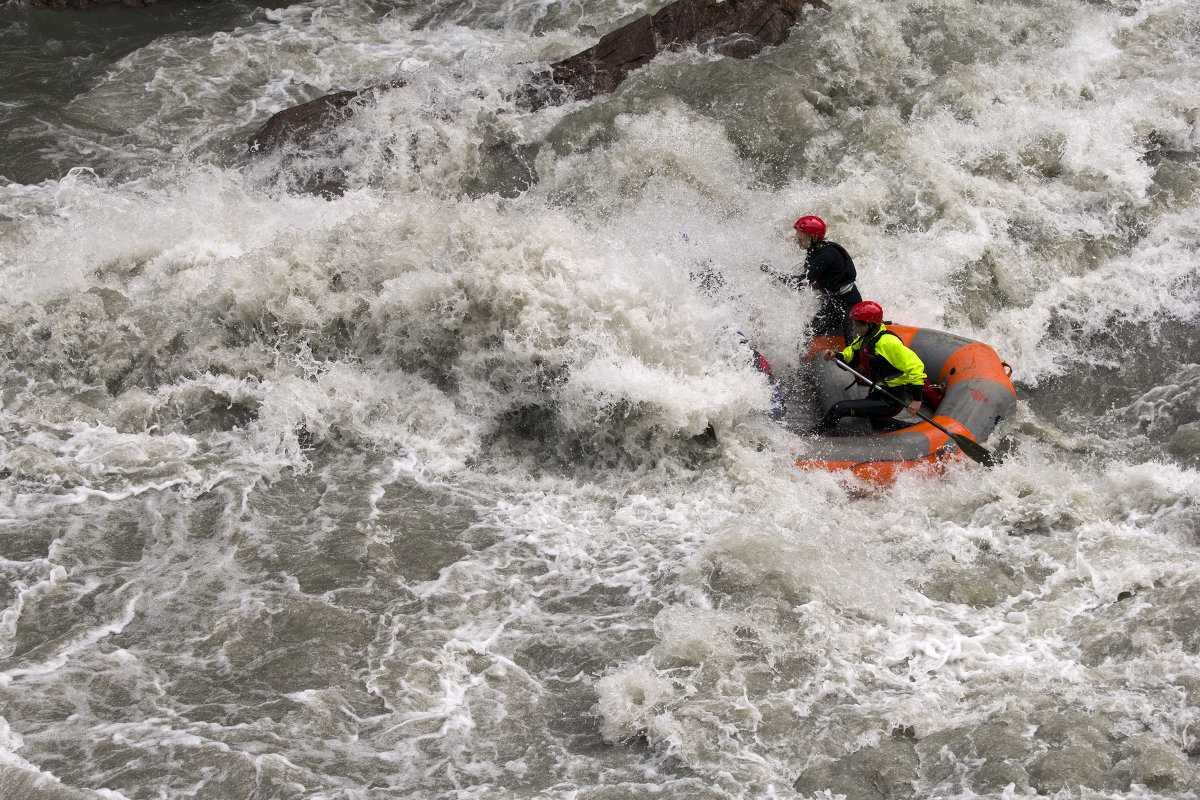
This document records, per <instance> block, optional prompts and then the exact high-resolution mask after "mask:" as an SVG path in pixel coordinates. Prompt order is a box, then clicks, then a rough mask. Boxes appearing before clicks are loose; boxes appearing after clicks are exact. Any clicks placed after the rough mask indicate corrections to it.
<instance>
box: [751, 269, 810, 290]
mask: <svg viewBox="0 0 1200 800" xmlns="http://www.w3.org/2000/svg"><path fill="white" fill-rule="evenodd" d="M759 269H761V270H762V271H763V272H765V273H767V274H768V275H770V276H771V277H772V278H774V279H775V280H777V281H779V282H780V283H782V284H783V285H784V286H786V287H788V288H789V289H799V288H800V287H802V286H803V285H804V284H806V283H808V281H809V278H808V273H807V272H805V271H801V272H800V273H799V274H796V275H788V274H787V273H786V272H776V271H775V270H774V269H772V268H771V265H770V264H767V263H765V262H764V263H763V264H761V265H760V266H759Z"/></svg>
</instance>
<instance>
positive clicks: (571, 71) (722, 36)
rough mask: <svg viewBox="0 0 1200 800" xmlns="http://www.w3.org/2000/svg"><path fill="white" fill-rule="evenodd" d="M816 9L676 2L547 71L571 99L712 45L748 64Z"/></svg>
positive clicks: (789, 4)
mask: <svg viewBox="0 0 1200 800" xmlns="http://www.w3.org/2000/svg"><path fill="white" fill-rule="evenodd" d="M818 8H819V9H826V10H828V8H829V6H828V5H826V4H825V3H824V2H822V0H724V2H718V0H676V2H674V3H671V4H670V5H668V6H666V7H665V8H663V9H662V10H661V11H659V12H658V13H657V14H652V15H650V16H646V17H641V18H639V19H636V20H634V21H633V22H631V23H629V24H628V25H626V26H624V27H622V28H618V29H617V30H615V31H613V32H612V33H609V34H607V35H606V36H602V37H601V38H600V41H599V42H598V43H597V44H596V45H595V46H594V47H590V48H588V49H587V50H584V51H583V52H582V53H577V54H576V55H573V56H571V57H570V58H567V59H564V60H563V61H559V62H557V63H556V64H553V65H552V66H551V67H550V71H551V75H552V76H553V79H554V82H555V83H557V84H560V85H562V86H569V87H571V88H572V89H573V90H574V94H575V97H576V98H581V99H582V98H588V97H593V96H595V95H597V94H602V93H604V92H611V91H612V90H613V89H616V88H617V86H618V85H619V84H620V83H621V82H622V81H623V80H625V78H627V77H628V76H629V74H630V73H631V72H633V71H634V70H637V69H639V68H641V67H644V66H645V65H646V64H648V63H650V60H651V59H653V58H654V56H656V55H657V54H658V53H660V52H661V51H663V50H679V49H682V48H684V47H687V46H688V45H693V44H702V43H706V42H713V43H715V49H716V51H717V52H718V53H720V54H721V55H724V56H729V57H732V58H750V57H751V56H753V55H756V54H757V53H758V52H759V51H761V50H762V49H763V48H764V47H773V46H775V45H779V44H782V43H783V42H784V41H786V40H787V38H788V35H789V34H791V31H792V26H793V25H795V24H796V22H797V21H798V20H799V19H800V17H801V15H803V14H804V12H805V11H810V10H812V9H818Z"/></svg>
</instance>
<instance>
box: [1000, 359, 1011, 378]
mask: <svg viewBox="0 0 1200 800" xmlns="http://www.w3.org/2000/svg"><path fill="white" fill-rule="evenodd" d="M1000 366H1002V367H1004V374H1005V375H1007V376H1008V377H1010V378H1011V377H1012V367H1011V366H1010V365H1009V363H1008V362H1007V361H1001V362H1000Z"/></svg>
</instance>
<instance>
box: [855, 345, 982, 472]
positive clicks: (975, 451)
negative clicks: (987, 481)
mask: <svg viewBox="0 0 1200 800" xmlns="http://www.w3.org/2000/svg"><path fill="white" fill-rule="evenodd" d="M833 360H834V362H835V363H836V364H837V365H838V366H839V367H841V368H842V369H844V370H846V372H849V373H850V374H851V375H853V376H854V377H856V378H858V379H859V380H862V381H866V382H867V383H869V384H870V385H871V388H872V389H878V390H879V391H880V393H882V394H883V395H884V396H885V397H890V398H891V399H893V400H895V401H896V402H897V403H899V404H900V405H901V406H906V405H908V404H907V403H905V402H904V401H903V400H901V399H900V398H899V397H896V395H894V394H892V393H891V392H889V391H888V390H887V389H885V388H883V386H881V385H880V384H879V382H878V381H873V380H871V379H870V378H868V377H867V376H866V375H863V374H862V373H861V372H859V371H858V370H856V369H855V368H854V367H852V366H850V365H849V364H847V363H846V362H845V361H842V359H840V358H836V357H835V358H834V359H833ZM917 416H918V417H920V418H921V419H923V420H925V421H926V422H928V423H929V424H930V425H932V426H933V427H935V428H937V429H938V430H939V431H941V432H942V433H944V434H946V435H947V436H949V437H950V438H951V439H953V440H954V442H955V444H957V445H958V449H960V450H962V451H963V452H964V453H966V454H967V456H968V457H970V458H972V459H974V460H975V461H978V462H979V463H981V464H987V465H988V466H991V465H992V463H993V460H992V454H991V453H990V452H988V449H987V448H986V447H984V446H983V445H981V444H980V443H979V442H977V441H975V440H974V439H970V438H968V437H966V436H963V435H961V434H958V433H955V432H954V431H951V430H947V429H946V428H945V427H943V426H942V425H940V424H938V423H937V422H934V421H933V420H932V419H931V418H930V417H928V416H926V415H925V414H924V413H922V412H921V411H917Z"/></svg>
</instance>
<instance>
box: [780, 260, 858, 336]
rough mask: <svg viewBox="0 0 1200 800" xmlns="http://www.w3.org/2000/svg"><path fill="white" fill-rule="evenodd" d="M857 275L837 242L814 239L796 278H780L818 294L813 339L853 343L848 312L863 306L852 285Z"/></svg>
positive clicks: (855, 288)
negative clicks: (840, 339) (835, 338)
mask: <svg viewBox="0 0 1200 800" xmlns="http://www.w3.org/2000/svg"><path fill="white" fill-rule="evenodd" d="M857 278H858V273H857V272H855V269H854V260H853V259H851V258H850V254H849V253H847V252H846V248H844V247H842V246H841V245H840V244H838V243H837V242H828V241H819V240H816V239H814V240H813V243H812V244H810V245H809V246H808V251H807V252H806V253H805V255H804V266H803V267H802V268H801V271H800V273H799V274H797V275H788V276H786V277H785V278H782V280H783V281H784V283H786V284H787V285H788V286H791V287H793V288H797V289H798V288H800V286H801V285H803V284H805V283H807V284H809V285H811V286H812V287H813V288H814V289H816V290H817V291H819V292H820V293H821V307H820V308H819V309H818V310H817V314H816V316H814V317H813V323H812V333H813V335H814V336H834V335H837V334H841V335H842V336H843V337H844V338H845V341H846V343H847V344H849V343H850V342H852V341H854V329H853V328H852V327H851V326H850V309H852V308H854V307H855V306H856V305H858V304H859V303H861V302H862V295H861V294H859V291H858V286H857V285H855V281H856V280H857Z"/></svg>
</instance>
